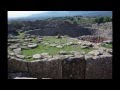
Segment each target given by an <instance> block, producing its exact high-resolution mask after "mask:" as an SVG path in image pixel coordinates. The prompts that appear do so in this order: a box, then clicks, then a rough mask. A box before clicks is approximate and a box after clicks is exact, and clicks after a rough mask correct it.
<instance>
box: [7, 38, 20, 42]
mask: <svg viewBox="0 0 120 90" xmlns="http://www.w3.org/2000/svg"><path fill="white" fill-rule="evenodd" d="M8 42H9V43H16V42H19V39H8Z"/></svg>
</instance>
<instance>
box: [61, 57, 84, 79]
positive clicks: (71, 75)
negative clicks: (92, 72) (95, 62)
mask: <svg viewBox="0 0 120 90" xmlns="http://www.w3.org/2000/svg"><path fill="white" fill-rule="evenodd" d="M84 75H85V60H84V59H83V58H76V57H71V58H68V59H65V60H63V63H62V79H84V78H85V76H84Z"/></svg>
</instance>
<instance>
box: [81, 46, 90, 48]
mask: <svg viewBox="0 0 120 90" xmlns="http://www.w3.org/2000/svg"><path fill="white" fill-rule="evenodd" d="M81 48H82V49H86V48H89V46H81Z"/></svg>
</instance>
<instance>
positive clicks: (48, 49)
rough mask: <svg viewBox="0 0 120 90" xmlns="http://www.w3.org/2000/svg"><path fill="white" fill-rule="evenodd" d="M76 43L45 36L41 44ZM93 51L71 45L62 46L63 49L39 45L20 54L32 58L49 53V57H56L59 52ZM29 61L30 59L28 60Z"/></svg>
mask: <svg viewBox="0 0 120 90" xmlns="http://www.w3.org/2000/svg"><path fill="white" fill-rule="evenodd" d="M70 41H72V42H77V40H70V39H68V38H62V39H57V38H55V37H51V36H47V37H44V38H43V42H45V43H48V42H49V43H51V44H53V43H57V44H65V43H68V42H70ZM91 50H93V49H92V48H90V49H82V48H81V47H80V45H72V46H64V47H63V48H57V47H52V46H49V45H44V44H39V45H38V47H37V48H34V49H29V50H22V54H23V55H25V56H32V55H33V54H38V53H45V52H46V53H49V54H50V55H57V54H59V51H66V52H70V51H78V52H81V51H85V53H88V52H89V51H91ZM28 60H31V59H28Z"/></svg>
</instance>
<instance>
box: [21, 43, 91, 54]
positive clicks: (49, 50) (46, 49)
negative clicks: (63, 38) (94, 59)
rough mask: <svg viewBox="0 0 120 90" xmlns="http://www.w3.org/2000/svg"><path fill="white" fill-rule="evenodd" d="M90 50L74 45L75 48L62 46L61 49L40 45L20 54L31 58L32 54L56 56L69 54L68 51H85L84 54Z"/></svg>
mask: <svg viewBox="0 0 120 90" xmlns="http://www.w3.org/2000/svg"><path fill="white" fill-rule="evenodd" d="M91 50H92V48H90V49H82V48H81V47H80V46H78V45H76V46H64V47H63V48H57V47H51V46H48V45H46V46H44V45H42V44H40V45H39V46H38V47H37V48H35V49H29V50H22V54H24V55H26V56H31V55H33V54H38V53H45V52H47V53H49V54H50V55H57V54H59V51H66V52H70V51H79V52H81V51H85V52H86V53H87V52H89V51H91Z"/></svg>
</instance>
